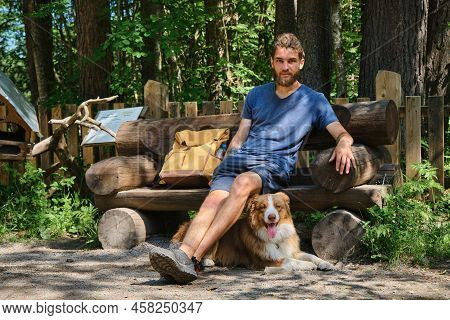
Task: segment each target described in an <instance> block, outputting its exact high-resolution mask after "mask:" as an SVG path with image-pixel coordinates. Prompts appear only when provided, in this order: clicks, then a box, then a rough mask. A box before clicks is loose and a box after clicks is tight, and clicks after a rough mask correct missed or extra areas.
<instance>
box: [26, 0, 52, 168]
mask: <svg viewBox="0 0 450 320" xmlns="http://www.w3.org/2000/svg"><path fill="white" fill-rule="evenodd" d="M50 2H51V0H24V1H23V8H22V9H23V13H24V24H25V32H26V47H27V56H28V72H29V77H30V83H31V95H32V100H33V103H34V104H35V105H37V107H38V114H39V122H40V124H39V126H40V132H41V133H42V134H43V135H44V137H48V136H49V127H48V124H47V121H48V110H47V108H48V106H47V105H46V103H47V100H48V98H49V97H50V94H51V91H52V89H53V87H54V84H55V73H54V70H53V37H52V16H51V14H48V15H45V16H42V14H40V15H39V16H38V17H37V16H35V14H36V13H38V12H39V10H40V9H41V7H42V6H43V5H46V4H49V3H50ZM50 161H51V160H50V155H49V154H44V155H41V157H40V163H39V165H40V167H41V168H42V169H47V168H48V167H49V166H50Z"/></svg>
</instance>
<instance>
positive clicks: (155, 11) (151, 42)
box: [141, 0, 162, 85]
mask: <svg viewBox="0 0 450 320" xmlns="http://www.w3.org/2000/svg"><path fill="white" fill-rule="evenodd" d="M161 9H162V8H161V5H160V4H159V3H157V2H156V1H155V0H141V18H142V21H143V24H144V26H145V27H146V29H149V28H150V23H151V21H150V17H151V16H159V15H160V13H161ZM158 36H159V35H156V34H155V35H153V37H144V44H145V48H146V51H147V54H148V56H147V57H144V58H142V59H141V63H142V84H143V85H144V84H145V83H147V81H148V80H155V81H160V77H161V69H162V56H161V47H160V41H159V37H158Z"/></svg>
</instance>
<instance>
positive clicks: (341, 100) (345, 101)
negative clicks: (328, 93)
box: [334, 98, 348, 105]
mask: <svg viewBox="0 0 450 320" xmlns="http://www.w3.org/2000/svg"><path fill="white" fill-rule="evenodd" d="M347 103H348V98H336V100H335V102H334V104H339V105H343V104H347Z"/></svg>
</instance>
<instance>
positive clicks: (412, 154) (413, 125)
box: [405, 97, 421, 178]
mask: <svg viewBox="0 0 450 320" xmlns="http://www.w3.org/2000/svg"><path fill="white" fill-rule="evenodd" d="M420 103H421V98H420V97H406V117H405V120H406V135H405V139H406V140H405V146H406V176H407V177H409V178H413V177H414V176H415V175H416V174H417V171H416V170H414V169H413V168H412V167H411V165H412V164H414V163H418V162H421V155H420V149H421V143H420Z"/></svg>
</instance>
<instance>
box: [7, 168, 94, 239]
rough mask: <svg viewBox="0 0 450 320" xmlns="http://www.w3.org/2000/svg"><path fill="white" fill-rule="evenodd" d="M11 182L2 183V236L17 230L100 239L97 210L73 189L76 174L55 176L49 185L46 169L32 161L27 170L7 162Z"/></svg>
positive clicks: (22, 234) (44, 236) (50, 236)
mask: <svg viewBox="0 0 450 320" xmlns="http://www.w3.org/2000/svg"><path fill="white" fill-rule="evenodd" d="M5 169H6V171H7V172H8V173H9V175H10V183H9V184H8V185H7V186H0V203H1V206H0V238H3V237H4V236H6V235H7V234H11V233H13V234H16V235H18V236H19V237H24V238H39V239H54V238H59V237H62V236H66V235H76V236H80V237H83V238H86V239H87V240H88V243H93V242H95V241H97V230H96V229H97V227H96V226H97V220H98V212H97V210H96V208H95V207H94V206H93V205H92V204H91V203H90V201H89V200H87V199H81V198H80V195H79V193H77V192H75V191H74V190H73V188H72V187H73V183H74V177H69V178H66V177H64V176H62V175H61V174H55V175H54V176H53V183H51V184H50V186H48V187H47V186H46V184H45V183H44V179H43V171H42V170H41V169H37V168H35V167H34V166H33V165H32V164H30V163H27V164H26V165H25V172H24V174H23V175H21V176H19V174H18V172H17V171H16V170H14V169H12V168H10V167H9V166H5Z"/></svg>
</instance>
